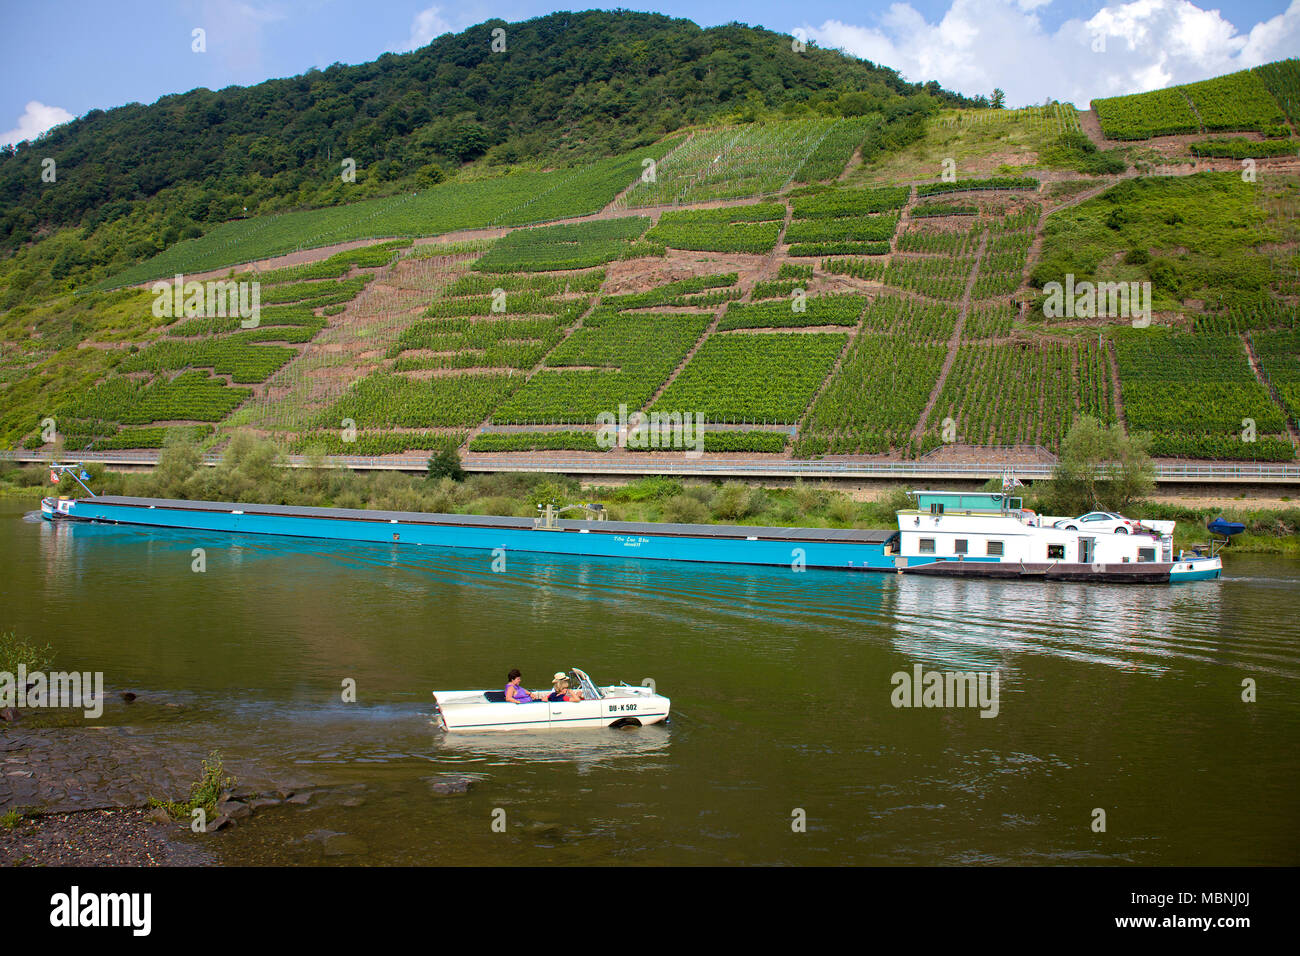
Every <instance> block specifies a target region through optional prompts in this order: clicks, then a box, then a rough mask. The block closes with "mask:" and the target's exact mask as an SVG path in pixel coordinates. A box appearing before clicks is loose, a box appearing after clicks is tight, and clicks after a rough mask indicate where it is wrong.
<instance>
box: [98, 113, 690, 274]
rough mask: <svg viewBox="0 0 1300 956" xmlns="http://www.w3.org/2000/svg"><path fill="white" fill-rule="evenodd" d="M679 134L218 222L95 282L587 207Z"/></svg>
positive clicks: (622, 185)
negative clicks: (628, 147)
mask: <svg viewBox="0 0 1300 956" xmlns="http://www.w3.org/2000/svg"><path fill="white" fill-rule="evenodd" d="M681 139H682V137H680V136H678V137H672V138H669V139H665V140H662V141H660V142H659V143H656V144H655V145H654V146H650V147H647V148H645V149H642V150H637V151H636V152H635V153H632V154H628V155H624V156H619V157H613V158H610V159H603V160H599V161H597V162H594V163H584V164H582V165H580V166H575V167H572V168H569V169H557V170H554V171H551V172H532V171H524V170H520V171H516V172H513V173H510V174H508V175H504V176H498V177H496V178H494V179H482V180H474V181H470V182H455V181H452V182H446V183H441V184H439V185H437V186H433V187H431V188H429V189H425V190H423V191H421V192H418V193H403V194H402V195H398V196H389V197H385V198H382V199H367V200H363V201H361V202H356V203H351V204H349V205H343V206H330V207H327V208H325V209H312V210H303V211H298V212H286V213H282V214H280V215H276V216H264V217H259V218H257V219H241V220H235V221H233V222H227V223H222V224H221V225H219V226H216V227H214V228H212V229H211V230H209V231H208V232H207V233H205V234H204V235H203V236H200V237H199V238H197V239H189V240H186V241H184V242H179V243H177V244H176V245H174V246H171V247H170V248H168V249H166V250H165V251H163V252H161V253H159V254H158V255H157V256H155V257H154V258H152V259H150V260H148V261H147V262H143V263H141V264H140V265H138V266H133V267H131V268H130V269H127V270H125V271H124V272H122V273H120V274H118V275H116V276H114V277H113V278H112V279H109V280H107V281H106V282H105V283H103V287H105V288H116V287H119V286H123V285H131V284H134V283H138V282H145V281H148V280H150V279H156V278H158V277H159V276H172V275H174V274H176V273H195V272H204V271H207V270H211V269H219V268H222V267H223V266H230V265H235V264H237V263H241V262H252V261H255V260H258V259H266V258H270V257H272V256H279V255H283V254H285V253H288V252H293V251H294V250H296V249H312V248H317V247H319V246H327V245H331V244H333V243H338V242H347V241H350V240H354V239H370V238H379V237H386V236H434V235H439V234H441V233H445V232H453V231H455V230H458V229H477V228H484V227H488V226H523V225H529V224H531V223H541V222H548V221H553V220H556V219H565V218H569V217H572V216H581V215H586V214H589V213H594V212H597V211H598V210H600V209H601V208H603V207H604V206H606V205H608V204H609V203H610V202H611V201H612V200H613V199H614V197H615V196H616V195H618V193H619V192H620V191H621V190H623V189H626V188H627V186H628V184H629V183H631V182H633V181H634V180H636V179H637V177H638V176H640V175H641V171H642V165H641V162H642V160H643V159H647V158H649V159H655V160H659V159H662V158H663V156H664V155H666V154H667V153H668V152H670V151H671V150H672V149H673V148H674V147H675V146H676V145H677V144H678V143H680V142H681ZM345 188H346V187H345Z"/></svg>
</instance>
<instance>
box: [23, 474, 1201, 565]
mask: <svg viewBox="0 0 1300 956" xmlns="http://www.w3.org/2000/svg"><path fill="white" fill-rule="evenodd" d="M914 494H916V495H917V498H918V504H919V505H923V506H924V507H925V509H926V510H921V509H919V508H918V509H916V510H903V511H900V512H898V517H899V530H897V531H869V530H861V529H855V528H843V529H841V528H771V527H754V526H748V525H712V524H668V523H659V522H639V521H609V520H603V519H604V517H605V513H604V510H603V509H602V508H601V507H600V506H599V505H580V506H572V508H581V509H584V511H585V512H586V513H587V514H591V515H595V516H596V520H592V519H590V518H583V519H572V520H570V519H566V520H560V514H559V513H558V512H555V511H554V510H553V509H551V508H547V509H545V511H544V513H543V514H541V515H539V517H538V518H537V519H535V520H534V519H528V518H514V517H502V516H495V515H450V514H424V513H420V512H409V511H371V510H365V509H350V508H312V507H293V506H284V505H262V504H235V503H232V502H227V501H178V500H173V499H169V498H129V497H122V496H117V495H93V494H92V495H91V496H90V497H88V498H77V499H70V498H57V499H56V498H46V499H44V500H43V501H42V502H41V511H42V513H43V515H44V516H45V517H46V518H49V519H51V520H71V521H89V522H96V523H106V524H116V525H128V526H131V525H134V526H139V527H155V528H170V529H173V530H181V531H203V532H214V531H215V532H227V533H231V534H266V535H282V536H287V537H295V538H316V539H332V540H339V541H358V542H365V543H368V544H402V545H416V546H421V545H422V546H429V547H435V548H471V549H476V550H480V551H488V552H496V551H501V552H508V551H516V552H529V553H534V554H564V555H574V556H580V557H609V558H620V557H622V558H626V557H632V558H638V559H643V560H649V561H700V562H712V563H720V564H748V565H766V566H770V567H788V568H791V569H794V570H802V569H804V568H816V569H826V570H837V571H876V572H888V571H897V572H900V573H905V574H922V575H942V576H946V577H974V578H1006V579H1021V580H1024V579H1035V578H1036V579H1039V580H1049V581H1079V582H1117V583H1129V584H1168V583H1172V582H1175V581H1198V580H1207V579H1214V578H1218V577H1219V576H1220V574H1222V569H1223V564H1222V561H1221V559H1220V558H1219V557H1218V556H1217V554H1213V553H1211V554H1208V555H1207V554H1198V553H1193V554H1182V553H1180V554H1178V555H1174V554H1173V553H1172V522H1165V523H1164V524H1168V525H1170V526H1171V527H1170V528H1168V529H1155V530H1152V529H1148V528H1142V527H1138V528H1137V529H1136V530H1134V531H1133V532H1132V533H1130V532H1129V531H1128V529H1127V528H1125V529H1124V531H1123V532H1122V533H1113V534H1103V535H1098V534H1096V533H1095V532H1092V533H1090V532H1087V531H1081V530H1079V529H1078V528H1076V527H1074V524H1073V523H1074V519H1062V520H1064V521H1066V522H1067V524H1068V526H1067V527H1064V528H1062V527H1059V525H1060V524H1061V521H1057V522H1054V523H1052V522H1050V521H1047V522H1046V523H1045V520H1044V519H1042V518H1041V517H1040V516H1036V515H1034V514H1033V512H1030V511H1027V510H1026V509H1024V508H1022V507H1020V503H1019V499H1013V498H1009V497H1007V496H1005V495H999V494H989V493H963V492H914ZM565 510H572V509H565ZM1166 531H1167V532H1168V533H1165V532H1166Z"/></svg>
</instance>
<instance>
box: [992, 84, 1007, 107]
mask: <svg viewBox="0 0 1300 956" xmlns="http://www.w3.org/2000/svg"><path fill="white" fill-rule="evenodd" d="M1006 102H1007V94H1005V93H1003V92H1002V90H1000V89H998V88H997V87H994V89H993V102H992V106H993V108H994V109H995V110H1000V109H1002V107H1004V106H1005V105H1006Z"/></svg>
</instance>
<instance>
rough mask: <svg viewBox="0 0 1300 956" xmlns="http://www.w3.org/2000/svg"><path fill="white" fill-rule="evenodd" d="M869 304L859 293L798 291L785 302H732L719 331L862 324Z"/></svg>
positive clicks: (720, 323) (719, 325) (719, 324)
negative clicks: (860, 319)
mask: <svg viewBox="0 0 1300 956" xmlns="http://www.w3.org/2000/svg"><path fill="white" fill-rule="evenodd" d="M790 281H794V282H797V281H799V280H797V279H795V280H790ZM866 304H867V302H866V299H864V298H863V297H862V296H857V295H827V296H808V297H802V296H799V295H798V294H794V295H792V296H791V297H790V299H789V301H785V302H758V303H749V304H746V303H737V302H732V303H731V304H730V305H728V306H727V311H726V313H725V314H724V315H723V317H722V320H721V321H720V322H719V323H718V331H720V332H723V331H728V330H730V329H762V328H782V327H792V328H799V327H807V326H817V325H848V326H852V325H857V324H858V316H860V315H861V314H862V309H863V307H864V306H865V305H866Z"/></svg>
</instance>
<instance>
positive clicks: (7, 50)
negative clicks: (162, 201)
mask: <svg viewBox="0 0 1300 956" xmlns="http://www.w3.org/2000/svg"><path fill="white" fill-rule="evenodd" d="M1200 3H1203V4H1206V5H1204V6H1201V5H1198V3H1197V2H1193V0H1132V2H1113V0H1112V2H1107V0H898V2H891V0H853V2H849V0H802V2H799V3H791V2H789V0H781V2H777V0H744V2H735V0H713V2H700V0H694V2H679V0H658V2H652V3H638V2H635V0H620V2H618V3H617V4H616V5H617V6H620V7H623V8H625V9H632V10H645V11H653V12H657V13H663V14H666V15H668V16H673V17H683V18H686V19H690V20H693V21H695V22H696V23H698V24H700V25H701V26H706V27H707V26H716V25H718V24H722V23H729V22H732V21H739V22H742V23H748V24H750V25H754V26H764V27H767V28H768V29H771V30H775V31H777V32H780V33H789V34H792V35H798V36H800V37H801V38H802V37H807V38H808V39H810V40H813V41H815V42H816V43H817V45H818V46H821V47H827V48H834V49H842V50H844V51H846V52H848V53H851V54H853V55H855V56H859V57H862V58H864V59H868V60H872V61H874V62H876V63H880V64H883V65H885V66H890V67H893V68H894V69H896V70H898V71H899V72H900V73H902V75H903V76H904V78H906V79H908V80H910V81H914V82H926V81H929V80H938V81H939V82H940V83H941V84H942V85H943V86H945V87H948V88H949V89H954V90H957V91H959V92H962V93H966V94H968V95H971V96H973V95H976V94H979V93H984V94H986V95H987V94H989V93H991V92H992V91H993V89H994V87H998V88H1001V89H1002V90H1004V91H1005V92H1006V102H1007V105H1008V106H1013V107H1014V106H1025V105H1028V104H1030V103H1041V102H1043V101H1044V100H1046V99H1048V98H1052V99H1058V100H1061V101H1063V102H1073V103H1075V104H1076V105H1078V106H1079V107H1081V108H1086V106H1087V103H1088V101H1089V100H1091V99H1092V98H1094V97H1098V96H1114V95H1118V94H1123V93H1137V92H1143V91H1146V90H1151V89H1157V88H1160V87H1164V86H1169V85H1172V84H1177V83H1188V82H1192V81H1194V80H1201V79H1205V78H1207V77H1210V76H1218V75H1220V74H1223V73H1228V72H1231V71H1233V70H1239V69H1244V68H1246V67H1249V66H1255V65H1257V64H1259V63H1267V62H1269V61H1271V60H1278V59H1283V58H1286V57H1290V56H1297V55H1300V0H1234V2H1233V3H1232V4H1231V6H1227V7H1224V6H1220V7H1214V6H1211V5H1209V4H1208V2H1207V0H1200ZM585 8H586V7H584V6H583V5H582V4H581V3H571V4H563V5H556V4H554V3H553V2H547V0H490V2H489V0H456V2H454V3H453V2H449V0H441V2H438V3H430V2H429V0H171V2H162V0H152V2H151V0H83V2H65V0H37V2H31V0H0V81H2V82H0V144H4V143H14V142H19V141H21V140H24V139H32V138H34V137H36V136H38V135H39V134H40V133H42V132H44V131H46V130H48V129H49V128H51V127H52V126H54V125H57V124H58V123H63V122H67V121H68V120H70V119H72V118H74V117H76V116H80V115H83V114H85V113H86V112H88V111H89V110H92V109H109V108H112V107H114V106H121V105H123V104H125V103H131V102H140V103H152V102H154V101H155V100H157V99H158V98H159V97H161V96H165V95H167V94H170V93H184V92H187V91H188V90H191V89H194V88H196V87H207V88H209V89H221V88H223V87H226V86H230V85H241V86H246V85H250V84H254V83H258V82H260V81H262V80H266V79H270V78H273V77H283V76H293V75H295V74H298V73H302V72H304V71H306V70H309V69H311V68H312V67H320V68H324V67H327V66H329V65H330V64H331V63H336V62H338V63H364V62H367V61H369V60H373V59H375V58H376V57H378V56H380V55H381V54H383V53H385V52H395V53H400V52H406V51H408V50H413V49H417V48H419V47H420V46H423V45H424V44H426V43H428V42H429V41H430V40H432V39H434V38H435V37H437V36H439V35H441V34H443V33H446V32H459V31H460V30H463V29H464V28H465V27H467V26H471V25H473V24H475V23H481V22H483V21H484V20H487V19H492V18H500V19H504V20H507V21H518V20H526V19H529V18H531V17H536V16H542V15H545V14H547V13H550V12H552V11H554V10H563V9H585ZM606 9H608V7H606ZM195 30H202V31H203V34H202V39H203V43H202V46H203V47H204V49H203V50H202V51H198V50H196V49H195V47H196V46H197V45H199V44H198V43H197V41H196V40H195V34H194V31H195Z"/></svg>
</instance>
